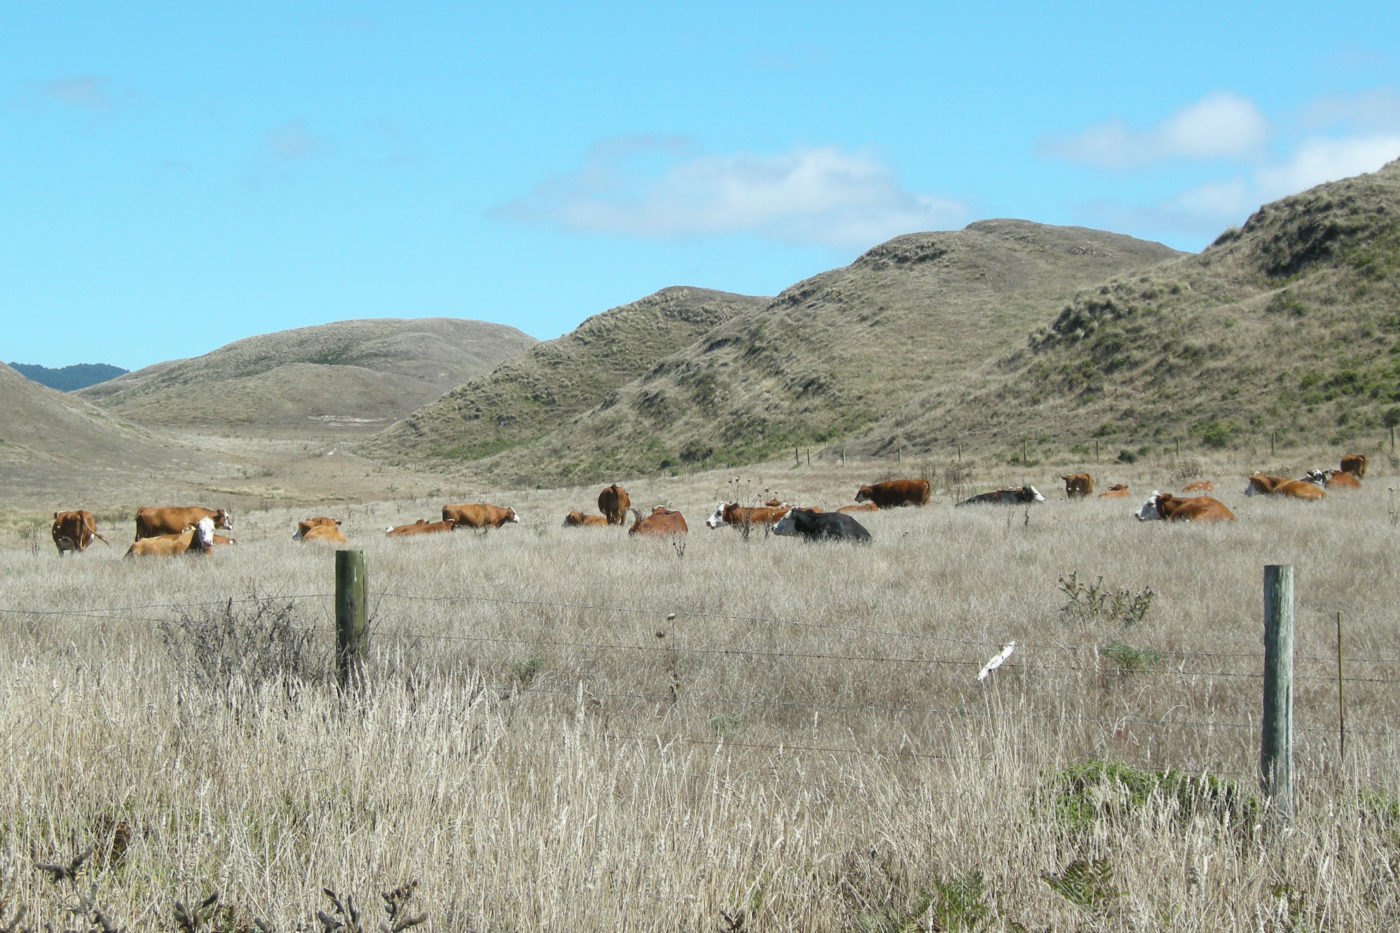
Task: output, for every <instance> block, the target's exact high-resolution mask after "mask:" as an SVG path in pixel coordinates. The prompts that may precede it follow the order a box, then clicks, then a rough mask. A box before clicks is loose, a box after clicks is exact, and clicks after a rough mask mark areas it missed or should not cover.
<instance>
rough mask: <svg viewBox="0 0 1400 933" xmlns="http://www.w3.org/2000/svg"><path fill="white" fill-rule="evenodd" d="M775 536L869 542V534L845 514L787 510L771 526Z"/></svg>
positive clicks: (809, 539) (812, 539)
mask: <svg viewBox="0 0 1400 933" xmlns="http://www.w3.org/2000/svg"><path fill="white" fill-rule="evenodd" d="M773 534H775V535H801V536H802V537H803V538H805V539H807V540H808V541H869V540H870V532H868V531H866V530H865V526H864V525H862V524H861V523H860V522H858V521H856V520H855V519H854V518H851V516H849V515H847V514H846V513H845V512H816V511H813V510H812V509H789V510H788V513H787V514H786V515H784V516H783V517H782V518H781V519H779V521H778V523H777V524H776V525H774V526H773Z"/></svg>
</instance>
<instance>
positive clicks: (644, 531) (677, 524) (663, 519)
mask: <svg viewBox="0 0 1400 933" xmlns="http://www.w3.org/2000/svg"><path fill="white" fill-rule="evenodd" d="M632 514H633V515H635V516H636V517H637V520H636V521H635V522H633V524H632V527H631V528H629V529H627V533H628V534H629V535H683V534H685V533H686V532H688V531H690V529H689V528H687V527H686V524H685V516H684V515H682V514H681V513H680V512H676V511H673V510H671V509H668V508H665V507H663V506H659V505H658V506H657V507H656V508H654V509H652V510H651V514H650V515H648V516H647V517H646V518H643V517H642V513H641V511H640V510H638V509H633V510H632Z"/></svg>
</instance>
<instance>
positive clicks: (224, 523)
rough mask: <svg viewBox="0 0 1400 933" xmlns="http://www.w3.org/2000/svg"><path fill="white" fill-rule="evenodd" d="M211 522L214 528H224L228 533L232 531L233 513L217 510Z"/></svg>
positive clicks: (226, 510)
mask: <svg viewBox="0 0 1400 933" xmlns="http://www.w3.org/2000/svg"><path fill="white" fill-rule="evenodd" d="M213 521H214V527H215V528H226V529H228V530H229V531H232V530H233V513H232V512H230V511H229V510H228V509H219V511H218V512H217V513H216V514H215V515H214V519H213Z"/></svg>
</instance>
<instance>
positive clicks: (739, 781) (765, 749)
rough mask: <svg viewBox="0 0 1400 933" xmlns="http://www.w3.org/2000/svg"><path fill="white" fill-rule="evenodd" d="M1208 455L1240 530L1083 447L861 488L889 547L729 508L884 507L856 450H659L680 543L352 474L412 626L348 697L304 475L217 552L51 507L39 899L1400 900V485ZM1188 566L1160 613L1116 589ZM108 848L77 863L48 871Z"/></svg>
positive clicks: (588, 915) (1011, 910) (373, 568)
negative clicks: (1278, 799) (1341, 663)
mask: <svg viewBox="0 0 1400 933" xmlns="http://www.w3.org/2000/svg"><path fill="white" fill-rule="evenodd" d="M1309 465H1311V464H1309ZM862 469H864V470H865V474H863V473H862ZM1134 469H1135V470H1137V471H1138V472H1136V473H1134V474H1132V475H1131V476H1127V477H1124V478H1125V479H1127V480H1128V481H1129V482H1130V483H1131V484H1132V485H1134V486H1135V487H1140V488H1141V487H1146V486H1150V485H1153V484H1154V482H1155V484H1156V485H1159V486H1160V487H1161V488H1167V487H1168V486H1170V485H1171V479H1172V477H1171V476H1170V475H1168V473H1167V471H1166V470H1165V469H1164V468H1162V467H1151V466H1146V465H1142V466H1137V467H1134ZM1154 471H1155V472H1156V474H1157V475H1155V476H1154V475H1153V473H1154ZM1201 471H1202V472H1205V473H1207V474H1212V473H1213V474H1214V478H1215V479H1216V481H1217V487H1218V488H1217V492H1216V495H1217V497H1218V498H1221V499H1223V500H1225V501H1226V502H1227V503H1228V504H1230V505H1231V507H1232V508H1234V509H1235V511H1236V512H1237V514H1238V515H1239V518H1240V520H1239V521H1238V522H1237V523H1235V524H1234V525H1231V526H1222V527H1189V526H1188V527H1179V526H1166V525H1161V524H1155V523H1154V524H1139V523H1138V522H1136V521H1134V520H1133V519H1132V518H1131V517H1130V514H1131V512H1132V511H1133V510H1135V508H1136V506H1137V505H1138V504H1139V503H1140V501H1141V497H1139V496H1137V495H1134V496H1133V497H1132V498H1131V499H1129V500H1127V501H1126V502H1125V501H1123V500H1116V501H1112V500H1091V501H1088V502H1082V503H1072V502H1067V501H1066V500H1065V499H1064V496H1063V491H1062V490H1059V489H1056V488H1054V487H1052V486H1051V484H1050V483H1049V482H1046V481H1045V480H1044V476H1048V475H1052V474H1053V473H1054V472H1055V471H1054V470H1049V469H1048V468H1045V469H1041V470H1040V471H1039V472H1040V474H1041V475H1037V476H1035V477H1033V478H1034V479H1035V480H1037V481H1038V482H1039V484H1040V485H1041V488H1042V490H1043V491H1044V492H1045V493H1046V495H1047V496H1048V497H1049V498H1050V501H1049V502H1047V503H1045V504H1044V505H1041V506H1038V507H1035V508H1031V509H1029V510H1027V509H1024V508H1019V509H1016V508H1013V509H996V508H987V509H980V510H974V509H954V508H952V507H951V505H950V501H951V498H952V497H953V496H952V492H953V491H952V489H950V488H948V487H947V485H946V484H945V487H944V488H943V490H942V492H943V495H942V496H941V497H936V501H935V502H934V503H933V504H932V505H930V506H929V507H927V508H925V509H918V510H914V509H910V510H900V511H896V512H889V513H879V514H872V515H864V514H863V515H860V516H859V518H860V519H861V521H862V522H864V523H865V524H866V525H867V527H868V528H869V529H870V530H871V532H872V533H873V534H874V536H875V542H874V544H873V545H871V546H869V547H856V546H845V545H827V546H820V545H805V544H803V543H802V542H800V541H794V540H789V539H780V538H774V537H772V536H768V535H765V534H763V533H761V532H754V533H751V534H750V535H749V536H748V537H747V538H745V537H744V536H742V535H740V534H739V533H737V532H736V531H734V530H731V529H719V530H710V529H707V528H705V527H704V526H703V524H702V522H703V519H704V517H705V515H707V514H708V512H709V510H710V509H711V508H713V505H714V504H715V502H716V501H718V500H719V499H720V498H731V499H732V498H744V499H748V500H750V501H752V500H756V499H758V498H763V497H766V494H767V493H768V492H770V491H776V492H777V493H779V494H780V495H784V496H785V497H787V498H790V499H796V500H799V501H802V502H806V503H812V504H820V505H825V506H827V507H832V506H835V505H837V504H839V503H841V502H844V501H849V499H850V497H851V495H852V494H853V493H854V490H855V484H856V482H857V481H858V480H860V479H861V478H862V476H863V475H864V478H865V479H873V478H879V477H877V476H873V475H869V474H870V472H871V470H870V468H869V467H868V466H866V467H864V468H862V467H860V466H858V465H855V464H852V466H851V468H850V469H849V471H848V472H845V473H836V472H828V473H822V472H813V471H808V470H800V471H796V470H783V469H778V468H774V469H773V470H771V471H769V472H767V473H763V474H759V473H749V474H738V475H734V474H726V475H723V476H714V475H712V476H704V477H696V478H691V479H688V480H686V479H673V480H657V481H649V482H638V483H635V484H628V485H629V489H631V490H632V493H633V499H634V502H639V503H640V504H642V505H643V506H649V505H652V504H660V503H665V504H668V505H670V506H671V507H676V508H680V509H681V510H682V511H683V512H684V513H685V514H686V516H687V519H688V520H689V522H690V525H691V534H690V535H689V536H688V538H687V540H686V541H685V544H684V547H683V548H681V547H677V546H675V545H673V544H672V543H669V542H664V541H643V540H634V539H629V538H628V537H627V535H626V534H625V533H624V532H623V531H622V530H621V529H617V528H613V529H564V528H562V527H559V524H560V522H561V521H562V518H563V515H564V513H565V511H567V510H568V509H570V508H586V507H588V505H589V503H590V501H591V497H595V496H596V489H592V488H589V489H582V488H580V489H564V490H525V491H517V492H515V493H512V494H501V495H492V496H489V497H488V498H491V499H492V500H493V501H497V502H499V503H500V504H512V505H514V506H515V507H516V508H517V510H518V511H519V512H520V513H521V516H522V525H520V526H517V527H509V528H506V529H502V530H500V531H492V532H490V533H489V534H486V535H474V534H471V533H463V532H458V533H454V534H452V535H447V536H440V537H434V538H427V539H420V540H388V539H385V538H383V537H382V535H381V534H380V532H381V531H382V529H383V528H384V527H385V526H387V525H389V524H394V523H399V522H403V521H412V520H413V519H415V518H419V517H435V516H434V513H435V512H436V510H437V509H438V508H439V507H440V506H441V504H442V502H443V501H447V499H452V498H460V497H457V496H448V497H445V498H444V499H442V500H440V501H439V500H424V499H419V500H411V501H409V500H405V501H399V502H386V503H375V504H371V505H366V506H354V507H349V508H346V509H343V510H339V511H337V513H336V514H337V517H340V518H343V519H344V520H345V526H344V527H345V529H346V530H347V533H348V534H349V536H350V539H351V543H352V546H354V547H357V548H361V549H363V550H364V551H365V553H366V560H367V564H368V578H369V589H370V604H371V613H372V621H371V634H370V642H371V652H370V657H369V659H368V663H367V669H368V672H369V676H368V681H367V684H366V686H365V688H364V689H363V690H362V691H360V692H357V693H353V694H346V695H342V694H341V693H339V692H338V691H337V689H336V687H335V685H334V676H333V673H332V671H331V658H330V656H331V646H332V645H333V610H332V605H331V599H330V596H331V593H332V588H333V579H332V577H333V552H332V551H331V550H329V549H324V550H323V549H313V548H312V547H310V546H301V545H299V544H297V543H296V542H293V541H292V540H291V538H290V535H291V531H292V528H293V522H294V520H295V519H296V518H301V517H305V516H304V515H303V514H301V513H300V512H298V513H293V512H291V511H289V510H285V509H282V510H269V511H265V512H257V513H250V514H241V515H239V516H238V529H237V537H238V538H239V544H238V545H236V546H234V547H231V548H225V549H219V550H218V551H216V553H215V554H214V555H213V557H212V558H210V559H207V560H199V559H180V560H175V561H167V562H156V561H151V562H127V561H122V560H120V555H121V553H122V550H124V542H125V540H127V538H128V535H127V532H126V530H125V529H122V530H116V529H108V531H107V533H108V536H109V537H110V538H112V540H113V542H114V546H113V547H111V548H109V549H103V548H102V547H101V545H100V544H99V545H97V546H96V549H94V550H91V551H89V553H87V554H85V555H82V556H80V557H78V558H66V559H63V560H60V559H58V558H57V557H55V556H54V555H53V554H52V553H51V552H46V551H40V552H39V553H37V554H35V553H32V552H31V551H30V550H29V549H27V548H25V547H22V546H20V544H19V542H17V541H16V542H12V546H11V547H8V548H6V549H4V550H0V610H3V611H0V662H2V663H3V667H0V671H3V678H0V762H2V763H3V765H2V766H3V768H4V771H5V773H6V774H8V775H9V776H10V779H9V780H8V781H6V782H4V784H3V786H0V910H3V911H7V912H4V913H0V927H3V925H4V923H5V922H11V924H12V925H13V926H15V928H23V927H20V926H18V923H19V921H16V920H15V917H16V915H17V914H18V912H19V911H20V909H23V911H24V918H23V921H22V922H23V923H29V924H33V925H34V927H35V928H42V924H43V923H51V924H54V925H59V924H65V923H68V924H73V923H83V924H87V926H84V927H83V928H84V929H87V928H92V929H100V928H102V927H101V925H100V923H99V922H98V920H96V919H95V917H96V916H97V915H96V914H95V913H94V911H97V910H100V911H101V915H102V917H103V918H105V919H106V921H107V922H109V923H110V924H112V928H119V927H124V928H127V929H131V930H145V929H226V930H234V929H255V928H257V926H256V922H257V921H261V922H262V924H263V925H264V926H265V928H269V929H277V930H293V929H298V928H300V929H322V928H323V927H322V926H318V925H317V924H319V923H320V922H321V921H317V920H316V919H315V917H316V914H317V912H318V911H324V912H326V913H327V914H328V916H332V917H333V916H335V914H336V911H335V905H336V904H340V905H341V906H342V907H345V906H346V904H347V898H353V901H352V902H350V903H353V904H354V906H355V907H356V908H357V909H358V910H359V911H361V912H362V914H363V919H364V920H366V921H370V923H369V925H373V924H374V923H378V922H379V921H380V920H381V919H382V918H384V916H385V915H384V913H383V907H382V902H381V894H382V893H383V892H389V891H392V890H394V889H397V888H399V887H400V886H401V885H404V884H405V883H407V882H410V881H416V882H417V883H418V884H417V887H416V888H415V889H413V893H412V897H411V900H410V906H409V908H408V909H407V910H406V911H404V912H403V913H401V914H400V917H401V918H402V917H408V916H417V915H419V914H422V915H425V916H426V920H425V922H424V923H423V924H422V926H421V927H420V928H422V929H434V930H467V929H471V930H503V929H521V930H525V929H531V930H533V929H570V928H576V929H619V930H628V929H646V930H650V929H663V928H664V929H677V928H679V929H687V930H701V929H717V928H718V929H745V930H759V929H762V930H769V929H792V930H809V929H871V930H896V929H995V930H1000V929H1028V930H1039V929H1070V928H1085V929H1124V930H1126V929H1133V930H1144V929H1163V930H1165V929H1173V930H1192V929H1198V930H1218V929H1226V930H1233V929H1250V930H1255V929H1339V928H1344V927H1347V928H1356V929H1382V928H1388V927H1393V926H1394V925H1395V922H1396V920H1397V917H1400V905H1397V903H1396V894H1395V892H1396V886H1395V871H1396V866H1397V865H1400V836H1397V827H1398V826H1400V822H1397V821H1400V804H1397V800H1400V788H1398V787H1397V783H1400V769H1397V767H1396V765H1397V762H1400V748H1397V736H1400V732H1396V731H1394V729H1395V727H1394V725H1393V724H1394V723H1395V722H1396V719H1397V715H1396V714H1397V701H1396V695H1397V690H1396V686H1397V683H1400V626H1398V625H1397V620H1396V615H1395V611H1394V596H1393V593H1394V586H1395V581H1396V580H1397V578H1398V577H1397V569H1398V568H1397V556H1396V546H1395V545H1396V539H1397V535H1400V528H1398V527H1397V521H1396V517H1395V516H1394V514H1393V510H1392V507H1391V504H1390V502H1389V497H1388V495H1387V493H1386V484H1387V482H1389V480H1388V478H1384V477H1373V478H1372V479H1371V481H1370V482H1368V484H1367V487H1366V488H1365V489H1364V490H1362V491H1361V492H1360V493H1358V494H1355V495H1352V496H1343V495H1334V496H1331V497H1329V498H1328V499H1327V500H1326V501H1325V502H1322V503H1319V504H1316V505H1303V504H1298V503H1291V502H1275V501H1270V500H1260V499H1245V498H1243V497H1242V496H1241V495H1240V490H1241V489H1242V488H1243V479H1242V474H1243V472H1247V470H1243V469H1242V468H1240V467H1237V466H1233V465H1224V466H1221V467H1219V468H1217V467H1216V466H1215V465H1207V466H1205V467H1202V470H1201ZM911 472H912V471H911ZM1059 472H1065V471H1064V470H1060V471H1059ZM1096 472H1097V471H1096ZM1106 472H1114V471H1106ZM1003 478H1004V479H1005V480H1006V481H1007V482H1010V481H1015V480H1019V479H1022V478H1024V477H1019V476H1011V475H1006V476H1005V477H995V478H994V482H1000V481H1001V480H1002V479H1003ZM959 481H961V480H959ZM994 482H992V483H982V484H978V485H980V486H981V488H987V487H988V486H990V485H993V484H994ZM969 484H970V481H969ZM1236 487H1238V488H1236ZM1144 491H1150V490H1146V489H1144ZM119 541H120V542H123V544H117V542H119ZM1269 563H1289V564H1292V565H1293V566H1294V567H1295V574H1296V593H1297V648H1296V654H1297V685H1296V690H1295V704H1296V707H1295V727H1294V728H1295V741H1296V750H1295V763H1294V772H1295V775H1296V781H1297V789H1296V792H1295V793H1296V799H1295V811H1296V812H1295V816H1294V818H1293V820H1292V822H1291V823H1290V824H1288V825H1287V826H1282V827H1278V826H1274V825H1273V823H1272V822H1271V820H1270V817H1269V814H1268V812H1267V810H1266V809H1264V806H1263V801H1262V800H1261V799H1260V798H1259V795H1258V789H1257V786H1258V782H1257V778H1256V776H1255V775H1256V768H1257V757H1258V732H1259V726H1258V719H1259V711H1260V708H1261V702H1262V701H1261V696H1262V681H1261V667H1262V656H1263V651H1262V644H1261V632H1262V622H1261V612H1262V610H1261V606H1262V568H1263V566H1264V565H1265V564H1269ZM1071 575H1072V576H1071ZM1067 581H1068V582H1067ZM1091 588H1092V589H1091ZM1148 591H1150V593H1151V595H1150V597H1147V599H1148V603H1149V605H1148V607H1147V609H1146V611H1145V612H1144V613H1141V614H1140V617H1134V616H1132V614H1131V613H1127V612H1124V611H1118V610H1115V609H1114V602H1113V599H1112V598H1106V599H1104V600H1102V601H1098V600H1095V599H1094V598H1093V597H1094V596H1095V595H1105V596H1107V597H1112V596H1116V595H1121V594H1126V596H1128V597H1139V598H1142V597H1143V594H1145V593H1147V592H1148ZM1126 605H1128V601H1126V600H1120V601H1119V603H1118V606H1119V609H1120V610H1121V609H1122V607H1124V606H1126ZM1338 614H1340V615H1341V617H1342V620H1343V630H1344V634H1345V653H1346V661H1345V672H1346V676H1347V679H1346V685H1345V686H1346V717H1347V725H1348V729H1349V734H1348V739H1347V749H1346V758H1345V759H1342V758H1340V756H1339V751H1338V715H1337V685H1336V673H1335V672H1336V646H1335V633H1336V617H1337V615H1338ZM269 632H272V633H278V634H272V635H269V634H268V633H269ZM299 632H305V633H309V635H308V636H307V638H308V640H307V641H306V642H305V643H304V644H303V643H297V644H295V645H293V646H292V648H291V649H288V647H287V645H288V643H289V642H291V641H295V640H296V637H297V633H299ZM1013 640H1014V641H1015V642H1016V643H1017V648H1016V650H1015V652H1014V653H1013V654H1012V655H1011V657H1010V658H1009V660H1008V661H1007V662H1006V663H1005V664H1004V665H1003V666H1002V667H1001V668H999V669H997V670H996V671H994V672H993V673H992V674H991V675H990V676H989V677H988V679H987V681H986V682H984V683H982V684H979V683H978V682H977V680H976V676H977V672H978V671H979V670H980V668H981V667H982V665H983V664H984V663H985V662H986V661H987V659H988V658H990V657H991V656H992V655H994V654H996V653H997V652H998V651H1000V650H1001V648H1002V647H1003V646H1004V645H1005V644H1007V643H1009V642H1010V641H1013ZM215 659H219V660H218V663H215ZM1094 762H1107V763H1109V764H1102V765H1094V764H1092V763H1094ZM1168 769H1174V771H1175V772H1179V774H1172V775H1169V776H1167V777H1166V778H1165V779H1163V778H1162V777H1161V775H1160V772H1163V771H1166V770H1168ZM1182 775H1187V776H1191V777H1193V778H1194V780H1187V779H1186V778H1185V777H1183V776H1182ZM89 849H90V850H91V854H90V855H89V856H88V857H87V859H86V860H85V861H84V862H83V863H82V864H81V865H80V866H79V868H78V871H77V873H76V878H75V879H73V880H59V881H53V880H50V877H49V876H50V874H52V873H47V872H45V871H43V870H41V869H39V868H37V867H36V866H37V865H39V864H45V865H55V866H62V865H66V864H68V863H70V862H71V860H72V859H73V858H75V857H76V856H78V855H80V854H82V853H84V852H86V851H88V850H89ZM323 889H329V890H330V891H333V892H336V896H337V899H336V900H335V901H332V900H331V899H330V898H329V897H328V895H327V894H326V893H324V891H323ZM214 894H217V899H216V900H214V901H212V902H210V903H209V904H208V905H207V906H206V907H205V908H203V909H204V913H203V914H202V915H199V916H198V917H195V916H194V914H195V913H196V911H197V905H199V904H200V903H201V902H203V901H206V900H207V899H208V898H209V897H210V896H211V895H214ZM177 904H178V905H180V908H179V909H180V910H181V911H183V913H182V914H178V915H177V907H176V905H177ZM75 912H76V913H75ZM75 917H77V918H80V919H75ZM181 917H183V918H184V921H183V925H182V921H181V919H180V918H181Z"/></svg>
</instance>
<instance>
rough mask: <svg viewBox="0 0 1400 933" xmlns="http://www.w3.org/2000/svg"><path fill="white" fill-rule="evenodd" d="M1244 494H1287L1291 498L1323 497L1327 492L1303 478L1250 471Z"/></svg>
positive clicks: (1315, 498)
mask: <svg viewBox="0 0 1400 933" xmlns="http://www.w3.org/2000/svg"><path fill="white" fill-rule="evenodd" d="M1244 494H1245V495H1246V496H1287V497H1289V498H1291V499H1310V500H1317V499H1323V498H1325V497H1326V496H1327V493H1326V492H1324V491H1322V490H1321V489H1319V488H1318V487H1316V486H1314V485H1313V484H1312V483H1310V482H1308V481H1307V480H1305V479H1289V478H1288V477H1286V476H1266V475H1264V474H1263V473H1251V474H1250V476H1249V485H1248V486H1246V487H1245V488H1244Z"/></svg>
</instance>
